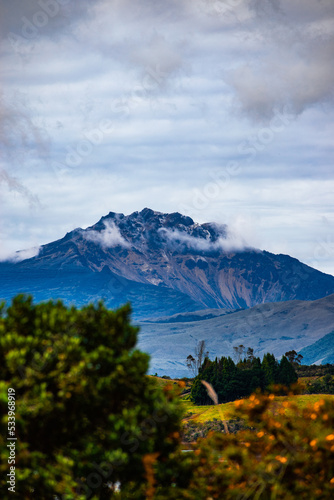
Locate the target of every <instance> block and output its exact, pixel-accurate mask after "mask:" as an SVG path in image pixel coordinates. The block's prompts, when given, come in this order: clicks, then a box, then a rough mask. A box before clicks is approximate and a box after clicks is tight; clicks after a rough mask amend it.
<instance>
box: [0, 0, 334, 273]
mask: <svg viewBox="0 0 334 500" xmlns="http://www.w3.org/2000/svg"><path fill="white" fill-rule="evenodd" d="M0 6H1V11H0V24H1V25H0V33H1V58H2V64H1V77H0V78H1V80H0V144H1V158H0V211H1V214H0V215H1V218H0V244H1V248H0V257H2V258H4V257H7V256H9V255H10V254H11V253H12V252H14V251H15V250H19V249H23V248H30V247H38V246H39V245H41V244H44V243H47V242H50V241H53V240H55V239H58V238H61V237H62V236H64V234H65V233H66V232H67V231H70V230H72V229H74V228H76V227H83V228H84V227H87V226H89V225H91V224H94V223H95V222H97V221H98V220H99V219H100V217H101V216H103V215H106V214H107V213H108V212H109V211H114V212H122V213H125V214H129V213H131V212H133V211H136V210H142V209H143V208H144V207H150V208H152V209H154V210H158V211H161V212H176V211H178V212H181V213H184V214H186V215H190V216H191V217H192V218H193V219H194V220H196V221H198V222H208V221H217V222H221V223H227V224H229V225H230V226H231V227H233V229H234V230H235V231H238V232H240V234H241V235H242V237H243V238H244V239H245V240H246V241H247V242H248V243H249V244H250V245H253V246H256V247H258V248H261V249H266V250H269V251H272V252H274V253H287V254H289V255H292V256H294V257H297V258H298V259H300V260H301V261H303V262H305V263H307V264H309V265H311V266H313V267H316V268H317V269H320V270H322V271H324V272H327V273H331V274H334V231H333V229H334V197H333V193H334V169H333V147H334V144H333V137H334V127H333V117H334V110H333V103H334V83H333V82H334V64H333V54H334V2H333V0H281V1H279V0H225V1H223V0H118V1H116V0H95V1H94V0H90V1H88V0H10V1H8V0H0Z"/></svg>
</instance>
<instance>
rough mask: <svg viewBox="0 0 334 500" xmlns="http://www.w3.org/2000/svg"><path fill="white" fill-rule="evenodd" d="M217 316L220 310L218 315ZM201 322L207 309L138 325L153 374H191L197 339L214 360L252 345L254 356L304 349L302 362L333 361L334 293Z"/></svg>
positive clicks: (258, 307) (264, 305) (232, 313)
mask: <svg viewBox="0 0 334 500" xmlns="http://www.w3.org/2000/svg"><path fill="white" fill-rule="evenodd" d="M216 313H217V314H218V313H219V311H216ZM210 314H211V317H209V318H207V319H203V316H205V312H204V311H199V312H198V313H196V312H194V313H192V314H191V315H186V316H185V320H184V321H182V320H181V319H182V316H183V315H181V314H180V315H178V319H179V320H181V321H175V319H176V317H175V316H172V317H171V318H170V321H168V318H161V319H157V320H155V321H154V320H149V321H142V322H140V327H141V332H140V337H139V348H140V349H142V350H144V351H146V352H148V353H149V354H151V366H150V373H152V374H153V373H155V372H157V373H158V375H164V374H165V375H170V376H172V377H183V376H190V372H189V370H188V369H187V368H186V363H185V360H186V358H187V356H188V355H189V354H192V355H194V350H195V346H196V344H197V342H198V341H199V340H205V341H206V346H207V349H208V351H209V357H210V359H214V358H215V357H216V356H218V357H221V356H231V357H233V355H234V351H233V347H234V346H238V345H240V344H242V345H244V346H245V347H246V348H247V347H252V348H253V349H254V352H255V354H256V356H260V357H262V356H263V355H264V354H265V353H267V352H270V353H273V354H274V355H275V356H276V357H278V358H279V357H281V356H282V355H283V354H284V353H285V352H287V351H290V350H295V351H297V352H298V351H300V353H301V354H302V355H303V356H304V359H303V363H304V364H311V363H314V362H317V363H322V364H324V363H333V362H334V357H333V355H334V347H333V346H334V344H333V341H334V333H333V325H334V295H330V296H328V297H325V298H322V299H319V300H316V301H301V300H292V301H288V302H279V303H268V304H261V305H258V306H255V307H252V308H250V309H246V310H239V311H234V312H230V313H229V314H226V313H223V314H221V315H217V316H215V311H211V313H210Z"/></svg>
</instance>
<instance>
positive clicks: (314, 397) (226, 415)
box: [182, 394, 334, 423]
mask: <svg viewBox="0 0 334 500" xmlns="http://www.w3.org/2000/svg"><path fill="white" fill-rule="evenodd" d="M319 399H332V400H334V395H329V394H305V395H298V396H276V397H275V401H276V402H277V405H278V406H279V407H281V406H282V405H283V403H284V402H286V401H289V402H291V403H292V402H293V403H295V404H297V406H298V407H299V408H306V407H307V406H308V405H313V404H314V403H315V402H317V401H319ZM182 402H183V404H184V407H185V411H186V417H185V419H184V420H185V421H186V420H189V419H191V420H193V421H194V422H199V423H204V422H207V421H208V420H213V419H214V418H216V419H217V420H223V419H225V420H230V419H232V418H235V402H231V403H226V404H220V405H217V406H195V405H194V404H193V403H192V402H191V401H189V400H183V401H182ZM286 412H289V409H287V410H286ZM190 414H191V415H190Z"/></svg>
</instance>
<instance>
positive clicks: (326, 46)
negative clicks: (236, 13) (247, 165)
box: [224, 0, 334, 122]
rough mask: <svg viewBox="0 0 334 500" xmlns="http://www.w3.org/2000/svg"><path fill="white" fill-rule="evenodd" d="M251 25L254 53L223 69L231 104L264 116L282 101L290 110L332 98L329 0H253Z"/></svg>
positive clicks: (332, 10) (333, 42)
mask: <svg viewBox="0 0 334 500" xmlns="http://www.w3.org/2000/svg"><path fill="white" fill-rule="evenodd" d="M249 8H250V10H251V11H253V13H254V14H255V16H254V17H253V20H252V23H251V24H249V26H248V29H252V28H253V29H254V30H257V32H258V36H259V43H257V44H255V45H254V48H253V53H254V55H255V57H252V58H249V61H248V62H247V63H242V64H237V65H236V66H235V68H233V69H231V70H229V71H227V72H226V74H225V77H224V78H225V81H226V82H227V83H228V84H229V85H230V86H231V88H232V89H233V91H234V95H235V100H234V104H233V105H234V107H236V108H237V109H238V110H239V111H240V112H241V113H242V114H244V115H245V116H247V117H249V118H251V119H252V120H254V121H264V122H266V121H268V120H270V119H271V118H272V117H273V114H274V109H275V108H277V107H280V108H281V107H283V106H288V108H289V110H290V111H291V112H293V113H295V114H296V115H300V114H302V113H303V112H304V111H305V110H306V109H308V108H310V107H312V106H314V105H317V104H321V103H329V104H330V105H333V103H334V91H333V85H332V82H333V80H334V66H333V64H332V57H333V51H334V35H333V22H334V4H333V2H330V1H329V0H324V1H323V2H314V1H311V0H304V1H303V2H301V1H299V0H296V1H294V2H291V1H290V2H288V1H286V0H282V1H280V2H268V1H267V0H253V1H250V2H249Z"/></svg>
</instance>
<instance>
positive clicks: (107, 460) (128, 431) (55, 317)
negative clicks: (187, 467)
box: [0, 296, 182, 500]
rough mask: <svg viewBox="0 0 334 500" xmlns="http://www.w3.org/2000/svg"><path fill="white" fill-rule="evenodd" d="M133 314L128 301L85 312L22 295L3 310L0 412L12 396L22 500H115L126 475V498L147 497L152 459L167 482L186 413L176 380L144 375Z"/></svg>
mask: <svg viewBox="0 0 334 500" xmlns="http://www.w3.org/2000/svg"><path fill="white" fill-rule="evenodd" d="M129 317H130V307H129V306H125V307H122V308H121V309H119V310H117V311H115V312H113V311H109V310H107V309H106V308H105V307H104V306H103V304H102V303H100V304H99V305H97V306H94V305H89V306H86V307H83V308H82V309H81V310H79V309H76V308H74V307H71V308H67V307H65V306H64V305H63V303H62V302H60V301H58V302H51V301H50V302H47V303H41V304H37V305H34V304H33V303H32V298H31V297H24V296H18V297H16V298H15V299H14V300H13V301H12V304H11V306H10V307H8V309H7V310H4V308H2V314H1V315H0V411H1V415H6V414H7V410H8V406H7V404H8V403H7V401H8V393H10V394H14V395H15V416H16V429H15V436H16V438H17V441H16V442H15V443H16V464H17V469H16V490H15V492H16V495H17V496H16V498H20V499H22V500H28V499H35V498H40V499H42V498H58V499H60V498H61V499H62V500H65V499H66V500H71V499H74V498H75V499H82V498H85V499H86V498H94V499H97V498H99V499H109V498H111V497H112V494H113V492H112V488H113V487H114V486H115V484H117V482H118V481H119V482H120V483H121V485H122V494H123V493H124V495H125V498H138V499H139V498H141V499H144V498H148V497H149V496H148V495H147V496H146V489H145V488H146V480H145V477H150V476H149V474H150V467H151V465H150V463H151V462H150V460H153V458H154V457H155V460H156V461H157V466H156V469H157V475H158V477H159V478H160V481H161V483H162V484H163V481H164V479H163V478H164V477H165V476H164V474H165V469H166V461H167V462H168V460H169V455H170V453H171V452H173V451H174V450H175V447H176V446H177V444H178V433H179V430H180V419H181V414H182V410H181V409H180V406H179V403H178V402H177V401H176V399H175V398H173V397H172V395H171V393H170V390H171V389H170V388H169V389H168V386H166V387H165V389H164V390H162V389H159V388H158V387H157V384H156V380H155V379H154V378H153V377H148V376H146V372H147V369H148V362H149V356H148V355H147V354H144V353H141V352H139V351H138V350H136V349H135V346H136V341H137V332H138V329H137V328H136V327H133V326H131V325H130V322H129ZM167 384H168V382H167ZM9 389H11V390H10V391H9ZM8 391H9V392H8ZM13 391H14V392H13ZM7 431H8V429H7V418H6V417H4V418H2V419H1V422H0V455H1V462H0V471H1V473H2V474H1V480H0V487H1V492H2V494H1V498H2V499H4V500H7V499H8V500H9V499H12V498H14V496H13V495H12V493H11V492H8V490H7V486H8V485H7V484H6V479H7V476H6V474H7V473H8V463H7V460H8V447H7V444H8V442H9V441H7ZM159 471H160V472H159ZM168 480H169V479H168ZM132 491H135V492H136V496H131V495H132V493H131V492H132ZM6 492H7V495H6ZM127 492H128V493H127Z"/></svg>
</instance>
